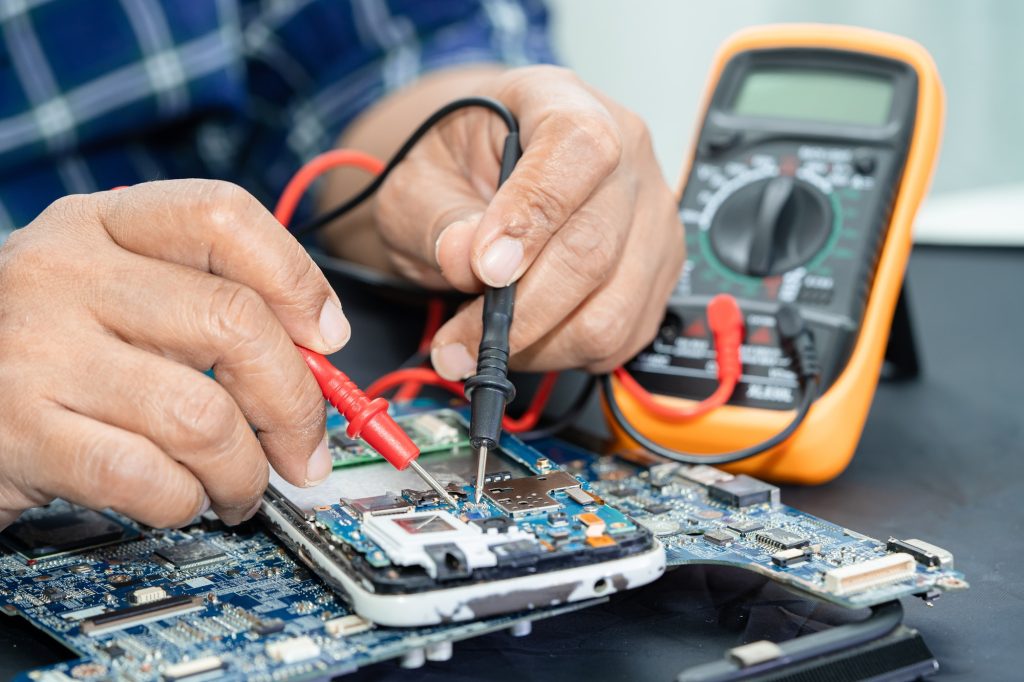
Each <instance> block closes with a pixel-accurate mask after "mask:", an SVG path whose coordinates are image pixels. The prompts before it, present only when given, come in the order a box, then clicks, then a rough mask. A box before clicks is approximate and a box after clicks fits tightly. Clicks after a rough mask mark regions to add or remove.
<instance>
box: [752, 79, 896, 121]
mask: <svg viewBox="0 0 1024 682" xmlns="http://www.w3.org/2000/svg"><path fill="white" fill-rule="evenodd" d="M892 95H893V84H892V81H890V80H889V79H888V78H884V77H878V76H869V75H864V74H857V73H843V72H839V71H825V70H810V69H808V70H802V69H799V70H798V69H755V70H752V71H751V72H750V73H749V74H747V77H746V78H745V79H744V80H743V83H742V84H741V85H740V88H739V92H738V94H737V95H736V99H735V101H734V102H733V107H732V108H733V112H734V113H736V114H740V115H742V116H762V117H769V118H791V119H799V120H802V121H822V122H825V123H845V124H854V125H870V126H877V125H882V124H884V123H885V122H886V121H888V120H889V113H890V110H891V109H892Z"/></svg>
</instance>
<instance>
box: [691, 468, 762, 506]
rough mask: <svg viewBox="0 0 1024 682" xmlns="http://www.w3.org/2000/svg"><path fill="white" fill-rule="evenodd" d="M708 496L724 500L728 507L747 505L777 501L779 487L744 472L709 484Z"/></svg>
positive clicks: (720, 500)
mask: <svg viewBox="0 0 1024 682" xmlns="http://www.w3.org/2000/svg"><path fill="white" fill-rule="evenodd" d="M708 496H709V497H710V498H711V499H713V500H718V501H719V502H724V503H725V504H727V505H729V506H730V507H749V506H751V505H754V504H771V503H772V502H773V501H776V502H777V501H778V498H779V489H778V488H776V487H775V486H773V485H771V484H770V483H765V482H764V481H759V480H757V479H756V478H751V477H750V476H747V475H746V474H739V475H738V476H734V477H733V478H730V479H729V480H727V481H720V482H718V483H712V484H711V485H709V486H708ZM773 498H774V500H773Z"/></svg>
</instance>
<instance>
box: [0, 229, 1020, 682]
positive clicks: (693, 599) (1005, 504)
mask: <svg viewBox="0 0 1024 682" xmlns="http://www.w3.org/2000/svg"><path fill="white" fill-rule="evenodd" d="M909 282H910V305H911V315H912V318H913V321H914V323H915V327H916V331H917V333H918V340H919V343H920V350H921V353H922V355H923V363H924V367H923V369H924V374H923V375H922V376H921V377H920V378H919V379H917V380H915V381H910V382H903V383H888V384H887V383H883V384H881V385H880V386H879V389H878V393H877V396H876V398H875V402H874V405H873V407H872V410H871V414H870V416H869V417H868V421H867V425H866V427H865V429H864V435H863V439H862V441H861V443H860V446H859V448H858V450H857V454H856V456H855V457H854V459H853V462H852V463H851V465H850V467H849V468H848V469H847V470H846V472H844V473H843V474H842V475H841V476H840V477H839V478H837V479H836V480H834V481H832V482H831V483H829V484H827V485H824V486H819V487H814V488H800V487H793V486H787V487H784V488H783V501H785V502H786V503H788V504H790V505H792V506H794V507H797V508H800V509H803V510H805V511H808V512H811V513H813V514H817V515H819V516H821V517H824V518H826V519H828V520H830V521H834V522H836V523H840V524H843V525H846V526H848V527H850V528H853V529H855V530H859V531H861V532H864V533H866V534H868V535H871V536H873V537H878V538H886V537H888V536H889V535H895V536H898V537H917V538H921V539H923V540H927V541H929V542H932V543H933V544H937V545H939V546H941V547H945V548H946V549H949V550H950V551H952V552H953V553H954V555H955V556H956V563H957V566H958V568H960V569H961V570H962V571H964V572H965V573H966V576H967V579H968V580H969V581H970V583H971V589H970V590H968V591H967V592H963V593H958V594H953V595H949V596H946V597H944V598H943V599H940V600H939V601H937V602H936V604H935V606H934V607H932V608H929V607H928V606H926V605H925V604H924V603H922V602H921V601H919V600H916V599H912V600H906V601H905V603H904V607H905V609H906V623H907V624H909V625H910V626H912V627H914V628H917V629H918V630H920V631H921V633H922V634H923V635H924V638H925V641H926V642H927V643H928V644H929V646H930V647H931V649H932V651H933V653H934V654H935V655H936V657H937V658H938V660H939V662H940V664H941V666H942V669H941V672H940V673H939V676H938V677H937V678H936V679H944V680H968V679H969V680H1009V679H1021V677H1022V673H1021V671H1020V667H1019V664H1018V662H1017V658H1016V657H1017V655H1019V654H1020V653H1021V652H1020V647H1021V642H1022V641H1024V640H1022V634H1021V633H1022V630H1024V616H1022V613H1024V585H1022V582H1021V577H1022V570H1021V565H1022V562H1024V539H1022V533H1024V505H1022V499H1021V498H1022V496H1024V386H1022V379H1024V371H1022V368H1021V364H1022V363H1021V359H1022V351H1024V344H1022V342H1021V341H1022V339H1024V250H1019V249H1018V250H1012V249H1008V250H995V249H961V248H956V249H954V248H938V247H930V248H918V249H916V250H915V252H914V254H913V257H912V258H911V263H910V271H909ZM338 286H339V290H340V291H341V293H342V296H343V299H344V300H345V304H346V305H345V308H346V312H348V314H349V316H350V317H351V318H352V319H353V326H354V329H355V337H354V339H353V342H352V343H351V344H350V347H349V348H347V349H346V350H345V351H343V352H342V353H341V354H340V356H339V357H338V358H337V359H338V361H339V363H340V365H341V366H342V367H344V368H345V369H346V370H347V371H349V373H350V374H351V375H352V376H353V378H355V379H356V380H357V381H360V382H365V381H367V380H368V379H371V378H373V377H375V376H377V375H379V374H380V373H381V372H383V371H385V370H387V369H389V368H391V367H393V366H394V365H395V363H396V362H398V361H400V360H401V359H403V358H404V357H405V356H407V355H408V354H409V353H410V352H411V351H412V349H413V348H414V346H415V343H416V339H417V338H418V329H419V325H420V324H421V321H422V313H421V312H420V311H419V310H418V309H417V308H414V307H408V306H404V305H402V304H399V303H391V304H390V305H388V306H385V305H382V301H381V300H379V299H378V298H377V297H376V296H367V295H364V294H362V293H360V292H357V291H354V290H352V289H351V286H350V285H349V286H346V285H345V284H344V283H339V285H338ZM381 309H390V310H393V311H394V312H393V313H390V314H386V315H382V314H381V313H380V311H381ZM592 407H594V406H592ZM581 425H582V426H583V427H585V428H590V429H593V430H595V431H600V430H601V429H602V428H603V424H602V422H601V417H600V414H599V412H598V411H597V410H596V407H594V409H591V410H589V411H588V413H587V414H586V415H585V417H584V418H583V419H582V420H581ZM844 617H846V614H842V613H839V612H838V610H837V609H835V608H831V607H824V606H822V605H820V604H817V603H815V602H813V601H809V600H803V599H800V598H797V597H795V596H793V595H792V594H791V593H788V592H785V591H783V590H781V589H779V588H777V587H776V586H774V585H772V584H771V583H768V582H766V581H765V580H764V579H762V578H759V577H757V576H754V575H753V574H748V573H746V572H744V571H739V570H735V569H725V568H720V567H686V568H681V569H677V570H674V571H671V572H669V573H668V574H666V575H665V576H664V577H663V578H662V579H660V580H659V581H657V582H656V583H654V584H652V585H649V586H647V587H645V588H641V589H640V590H636V591H633V592H630V593H627V594H623V595H617V596H615V597H613V598H612V599H611V601H610V602H608V603H607V604H603V605H599V606H596V607H593V608H590V609H588V610H585V611H580V612H577V613H573V614H568V615H565V616H561V617H558V618H552V619H549V620H546V621H541V622H538V623H537V624H536V625H535V626H534V629H533V634H532V635H530V636H528V637H523V638H513V637H512V636H511V635H509V634H507V633H497V634H492V635H487V636H484V637H479V638H476V639H473V640H468V641H465V642H460V643H457V644H456V645H455V655H454V657H453V659H452V660H451V661H449V662H447V663H428V664H427V665H426V666H425V667H423V668H421V669H419V670H415V671H407V670H402V669H401V668H400V667H399V666H398V665H397V663H383V664H379V665H376V666H373V667H371V668H368V669H366V670H363V671H360V672H359V673H357V674H356V675H353V676H351V677H347V678H345V679H347V680H399V679H401V680H406V679H418V680H438V681H442V680H443V681H444V682H452V681H453V680H479V679H493V680H516V681H517V682H519V681H521V680H524V679H530V680H559V681H564V680H575V679H588V680H590V681H592V682H598V681H600V680H672V679H674V678H675V675H676V674H677V673H678V672H679V671H680V670H682V669H684V668H687V667H689V666H692V665H695V664H698V663H702V662H707V661H712V660H716V659H718V658H720V657H721V656H722V655H723V653H724V652H725V650H726V649H728V648H730V647H732V646H736V645H738V644H741V643H745V642H749V641H755V640H758V639H771V640H775V641H778V640H783V639H787V638H790V637H793V636H796V635H799V634H805V633H807V632H810V631H813V630H816V629H820V628H822V627H824V626H823V625H822V623H830V622H835V621H836V620H839V619H842V618H844ZM32 630H33V629H32V628H31V627H29V626H27V625H26V624H24V623H21V622H17V621H16V620H15V619H10V618H4V619H0V671H3V672H5V673H6V672H8V671H12V670H14V669H23V668H25V667H30V666H35V665H42V664H44V663H46V662H48V661H49V660H53V659H52V657H53V656H54V653H53V651H52V649H53V647H52V645H51V644H49V643H47V642H46V641H44V640H45V638H42V637H40V636H39V635H37V634H35V633H33V632H32Z"/></svg>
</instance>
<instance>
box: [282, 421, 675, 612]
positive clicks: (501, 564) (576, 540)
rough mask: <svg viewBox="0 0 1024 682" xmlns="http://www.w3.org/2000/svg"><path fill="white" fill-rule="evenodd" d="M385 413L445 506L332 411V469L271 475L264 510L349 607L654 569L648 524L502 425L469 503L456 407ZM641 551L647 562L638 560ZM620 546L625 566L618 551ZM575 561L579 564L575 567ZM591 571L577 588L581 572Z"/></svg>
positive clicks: (634, 582)
mask: <svg viewBox="0 0 1024 682" xmlns="http://www.w3.org/2000/svg"><path fill="white" fill-rule="evenodd" d="M394 415H395V420H396V421H397V422H398V424H399V425H400V426H401V427H402V428H403V429H404V430H405V431H406V432H407V433H408V434H409V435H410V436H411V437H412V438H413V440H414V441H415V442H416V444H417V446H418V447H419V448H420V449H421V451H422V452H423V458H422V459H421V460H420V461H421V463H422V466H424V467H425V468H426V469H427V470H428V471H430V473H431V474H433V476H434V477H435V478H436V479H437V480H439V481H440V482H441V483H442V485H445V487H446V490H447V492H448V493H449V494H450V495H451V497H453V498H454V499H455V500H456V505H455V507H454V508H453V507H450V506H448V505H447V504H446V503H445V502H444V501H443V500H441V499H440V497H439V495H438V494H437V493H436V492H435V491H434V490H432V489H430V488H426V487H425V485H424V483H423V482H422V481H421V480H420V479H419V478H418V477H417V476H416V475H415V474H414V473H413V472H411V471H405V472H400V471H396V470H395V469H393V468H392V467H391V466H390V465H388V464H387V463H386V462H384V461H383V460H381V459H380V458H379V457H376V456H371V455H369V454H368V453H367V452H366V451H365V446H362V445H360V444H358V443H353V442H351V441H346V440H345V438H346V437H345V436H344V431H343V428H344V422H343V420H341V419H340V418H336V417H335V416H334V415H333V414H332V415H331V417H330V418H329V419H328V438H329V441H330V442H331V443H332V449H333V450H334V459H335V471H334V472H333V473H332V475H331V477H329V478H328V480H327V481H325V482H324V483H322V484H321V485H319V486H317V487H316V488H313V489H306V488H298V487H295V486H291V485H289V484H288V483H287V482H285V481H284V480H283V479H281V478H280V477H276V476H272V478H271V483H272V486H271V489H270V490H269V491H268V495H267V502H266V503H265V504H264V509H263V511H264V514H265V515H266V516H267V517H268V520H269V521H270V527H271V529H272V532H274V534H275V535H277V536H278V538H279V539H280V540H281V541H282V542H284V543H285V545H286V546H288V547H289V548H290V549H292V550H293V551H295V552H296V553H301V554H303V556H306V557H308V558H309V560H310V562H311V564H312V565H313V566H314V569H315V570H316V571H317V572H318V573H319V574H320V575H321V577H322V578H324V579H325V580H327V581H328V583H329V584H331V585H332V586H333V587H335V588H336V589H337V590H338V591H339V593H345V594H348V595H349V596H350V598H351V599H352V605H353V606H354V608H356V609H357V610H358V611H359V612H360V613H361V614H362V615H369V616H370V617H371V618H373V619H374V620H375V621H377V622H383V623H385V624H388V625H402V626H405V625H414V624H425V623H433V622H443V621H447V620H463V619H476V618H480V617H487V616H490V615H497V613H498V612H499V611H498V610H504V611H508V610H517V609H518V608H528V607H532V606H538V605H547V604H558V603H563V602H565V601H576V600H579V599H586V598H589V597H592V596H599V595H604V594H610V593H611V592H613V591H616V590H619V589H628V588H632V587H636V586H639V585H641V584H644V582H650V581H651V580H654V579H655V578H657V577H658V576H660V575H661V572H662V571H663V569H664V554H663V552H662V551H661V549H660V547H659V546H658V543H657V541H656V540H655V539H654V537H653V534H652V533H650V531H648V530H647V529H646V528H645V527H643V526H642V525H639V524H637V523H635V522H634V521H633V520H632V519H631V518H629V517H628V516H627V515H626V514H623V513H622V512H621V511H619V510H617V509H615V508H614V507H611V506H608V505H606V504H604V503H603V502H601V501H600V500H599V499H596V498H595V497H594V496H592V495H591V494H590V493H589V492H588V490H587V488H588V484H587V483H586V482H585V481H581V480H579V479H577V478H575V477H574V476H572V475H570V474H568V473H566V472H565V471H562V470H560V469H559V468H558V467H556V466H555V465H554V464H553V463H552V462H551V461H550V460H549V459H548V458H546V457H544V456H543V455H541V454H540V453H538V452H537V451H536V450H534V449H533V448H531V447H529V446H527V445H525V444H524V443H522V442H520V441H518V440H516V439H515V438H512V437H508V436H506V437H504V438H503V439H502V442H501V443H500V447H499V448H497V449H496V450H494V451H493V452H492V454H491V457H490V458H489V460H488V469H487V472H486V474H485V479H484V485H483V496H482V498H481V500H480V501H479V502H476V501H474V500H473V497H472V495H473V492H474V490H475V486H474V483H475V481H474V477H475V473H476V453H475V451H473V450H472V449H471V448H470V446H469V437H468V424H467V421H466V417H465V415H464V414H460V413H459V412H458V411H456V410H451V409H436V408H434V409H427V410H422V409H417V408H416V407H415V406H413V407H405V408H401V407H400V408H396V409H395V410H394ZM641 555H646V556H647V565H646V566H639V564H640V563H642V562H641V561H640V560H639V559H637V557H639V556H641ZM627 559H634V561H633V563H632V565H629V566H627V565H626V564H625V563H622V562H624V561H625V560H627ZM616 561H618V562H619V563H617V564H615V565H614V566H612V567H610V568H608V569H606V571H607V572H606V574H605V575H600V574H597V573H596V572H597V571H598V569H597V568H595V566H597V565H599V564H605V563H607V562H616ZM580 569H586V572H584V573H576V572H577V571H579V570H580ZM620 569H621V570H620ZM591 573H593V574H594V577H593V578H592V579H591V581H590V585H591V586H593V590H592V592H590V593H587V589H586V588H585V587H584V585H583V583H584V582H585V581H584V578H583V577H584V576H588V575H590V574H591ZM570 574H571V575H570ZM542 575H550V576H552V577H551V578H545V577H538V576H542ZM522 577H527V578H528V579H529V580H532V581H533V582H534V583H535V585H532V586H531V585H528V584H524V583H523V582H522V581H520V582H519V583H517V584H516V587H515V596H514V597H513V596H508V595H503V596H502V598H493V599H492V598H487V597H488V596H493V595H494V593H495V592H499V593H500V590H501V589H502V588H501V587H500V586H499V585H497V584H496V583H500V581H504V580H511V579H513V578H522ZM613 577H614V580H613ZM367 585H368V586H369V588H368V589H367V590H366V591H367V594H365V595H362V594H361V592H362V591H363V589H364V586H367ZM474 586H475V588H476V589H475V590H469V589H463V590H462V591H461V592H458V593H456V592H453V591H452V590H454V589H456V588H469V587H474ZM509 589H510V590H511V589H512V588H509ZM428 592H434V593H438V594H435V595H434V596H433V599H434V600H435V601H436V606H433V605H428V604H427V603H426V601H425V600H424V599H418V600H417V599H415V598H413V596H423V595H424V594H425V593H428ZM441 592H444V593H445V594H439V593H441ZM354 593H355V594H354ZM389 595H390V596H393V597H395V599H393V600H392V603H393V604H395V606H394V608H393V609H391V610H388V609H387V608H386V605H385V602H387V600H386V599H382V598H383V597H386V596H389ZM360 596H362V597H363V598H364V601H363V602H359V601H358V598H359V597H360ZM516 599H518V600H519V602H516V601H515V600H516ZM371 602H372V604H371ZM417 604H421V605H422V610H421V612H419V614H418V615H417V613H416V612H414V609H415V608H416V605H417ZM374 605H375V606H374ZM374 608H376V610H373V609H374ZM417 619H422V620H417Z"/></svg>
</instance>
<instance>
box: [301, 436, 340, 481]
mask: <svg viewBox="0 0 1024 682" xmlns="http://www.w3.org/2000/svg"><path fill="white" fill-rule="evenodd" d="M333 468H334V462H333V461H332V460H331V451H330V449H328V447H327V434H326V433H325V434H324V439H323V440H322V441H320V445H317V446H316V450H314V451H313V454H312V455H310V456H309V461H307V462H306V482H305V483H303V484H302V485H303V486H305V487H306V488H309V487H310V486H314V485H319V484H320V483H323V482H324V481H326V480H327V477H328V476H330V475H331V469H333Z"/></svg>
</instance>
